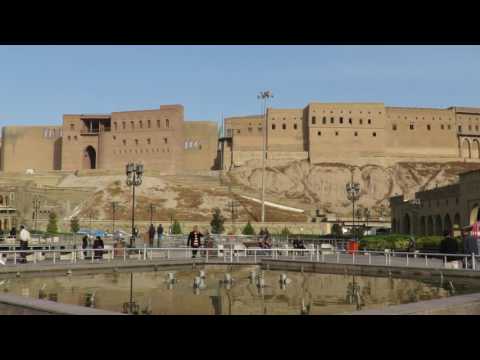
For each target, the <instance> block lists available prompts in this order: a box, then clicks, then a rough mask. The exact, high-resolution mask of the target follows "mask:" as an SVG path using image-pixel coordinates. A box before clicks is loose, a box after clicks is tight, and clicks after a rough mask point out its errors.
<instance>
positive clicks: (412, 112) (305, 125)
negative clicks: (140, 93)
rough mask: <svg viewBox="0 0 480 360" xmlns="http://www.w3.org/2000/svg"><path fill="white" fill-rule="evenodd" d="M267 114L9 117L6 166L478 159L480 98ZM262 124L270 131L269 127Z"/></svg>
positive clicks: (193, 166) (174, 111)
mask: <svg viewBox="0 0 480 360" xmlns="http://www.w3.org/2000/svg"><path fill="white" fill-rule="evenodd" d="M263 123H264V119H263V117H262V116H260V115H253V116H240V117H229V118H226V119H225V125H224V134H223V136H222V137H220V138H219V137H218V128H217V123H216V122H212V121H185V119H184V108H183V106H182V105H162V106H160V108H159V109H153V110H145V111H123V112H113V113H111V114H80V115H78V114H77V115H64V116H63V124H62V125H61V126H48V127H47V126H26V127H25V126H23V127H22V126H6V127H4V128H3V129H2V142H1V152H0V153H1V155H0V166H1V169H2V170H3V171H4V172H25V171H26V170H28V169H33V170H35V171H49V170H63V171H76V170H92V169H103V170H119V169H122V170H123V168H124V166H125V164H126V163H127V162H128V161H140V162H143V163H144V165H145V167H146V168H147V169H150V170H156V171H160V172H162V173H166V174H175V173H178V172H182V171H197V170H198V171H204V170H218V169H224V170H228V169H230V168H231V167H233V166H242V165H245V164H246V163H248V162H251V163H252V164H253V165H258V160H261V158H262V148H263V137H264V136H265V139H266V150H267V155H266V157H267V162H268V163H269V164H274V163H275V162H285V161H295V160H308V161H310V162H311V163H326V162H336V163H347V164H362V163H363V164H366V163H375V164H380V165H387V164H389V163H392V162H399V161H429V162H432V161H440V162H442V161H473V162H478V161H480V128H479V127H480V108H465V107H449V108H446V109H430V108H408V107H387V106H385V105H384V104H383V103H320V102H312V103H309V104H308V105H307V106H306V107H305V108H299V109H275V108H269V109H268V110H267V116H266V126H265V129H264V124H263ZM264 130H265V131H266V132H265V133H264Z"/></svg>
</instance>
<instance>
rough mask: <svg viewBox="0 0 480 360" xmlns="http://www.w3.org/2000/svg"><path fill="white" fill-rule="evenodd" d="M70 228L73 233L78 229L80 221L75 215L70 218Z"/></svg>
mask: <svg viewBox="0 0 480 360" xmlns="http://www.w3.org/2000/svg"><path fill="white" fill-rule="evenodd" d="M70 230H72V233H74V234H76V233H77V232H78V230H80V221H79V220H78V217H76V216H75V217H74V218H73V219H72V220H70Z"/></svg>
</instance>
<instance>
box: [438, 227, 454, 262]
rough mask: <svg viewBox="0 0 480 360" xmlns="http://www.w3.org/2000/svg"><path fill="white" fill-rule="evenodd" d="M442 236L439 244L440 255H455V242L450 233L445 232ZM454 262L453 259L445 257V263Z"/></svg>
mask: <svg viewBox="0 0 480 360" xmlns="http://www.w3.org/2000/svg"><path fill="white" fill-rule="evenodd" d="M443 236H444V238H443V240H442V241H441V243H440V252H441V253H442V254H456V253H457V252H458V244H457V240H455V239H454V238H453V237H452V236H451V235H450V231H445V232H444V233H443ZM454 260H456V259H455V258H454V257H452V256H447V261H454Z"/></svg>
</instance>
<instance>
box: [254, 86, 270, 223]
mask: <svg viewBox="0 0 480 360" xmlns="http://www.w3.org/2000/svg"><path fill="white" fill-rule="evenodd" d="M257 98H258V99H259V100H263V102H262V115H263V126H262V129H263V142H262V225H263V223H264V222H265V158H266V157H267V126H268V124H267V102H268V100H270V99H271V98H273V94H272V92H271V91H270V90H267V91H261V92H260V94H258V96H257Z"/></svg>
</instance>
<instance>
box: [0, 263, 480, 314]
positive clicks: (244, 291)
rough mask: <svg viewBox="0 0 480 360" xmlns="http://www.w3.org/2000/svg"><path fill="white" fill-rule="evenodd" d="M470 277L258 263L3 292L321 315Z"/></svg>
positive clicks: (11, 284) (176, 310)
mask: <svg viewBox="0 0 480 360" xmlns="http://www.w3.org/2000/svg"><path fill="white" fill-rule="evenodd" d="M131 274H133V283H132V284H133V286H132V290H133V291H132V300H133V301H132V303H130V290H131ZM465 281H466V280H465ZM465 281H460V280H458V279H455V280H453V282H452V280H451V279H446V278H444V279H441V278H440V277H438V278H435V279H433V278H430V279H424V280H412V279H398V278H381V277H368V276H352V275H331V274H318V273H301V272H287V271H272V270H261V269H260V268H259V267H257V266H242V267H228V266H207V267H204V268H203V267H202V268H197V269H195V270H192V269H189V270H168V271H148V272H133V273H130V272H113V271H112V272H111V273H99V274H92V275H75V274H73V275H68V274H66V275H63V276H54V277H30V278H29V277H27V276H22V277H19V278H11V279H7V280H5V281H3V282H2V285H0V291H5V292H10V293H14V294H17V295H22V296H26V297H34V298H44V299H51V300H54V301H58V302H61V303H66V304H75V305H81V306H90V307H95V308H98V309H104V310H111V311H117V312H126V311H129V310H132V311H133V312H134V313H139V314H154V315H163V314H169V315H190V314H198V315H247V314H272V315H277V314H278V315H281V314H285V315H286V314H292V315H298V314H305V315H307V314H312V315H315V314H338V313H344V312H352V311H356V310H360V309H369V308H378V307H382V306H387V305H396V304H404V303H410V302H416V301H421V300H429V299H436V298H443V297H447V296H451V295H453V294H461V293H468V292H474V291H480V284H478V283H475V282H474V281H473V280H470V282H468V283H466V282H465Z"/></svg>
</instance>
